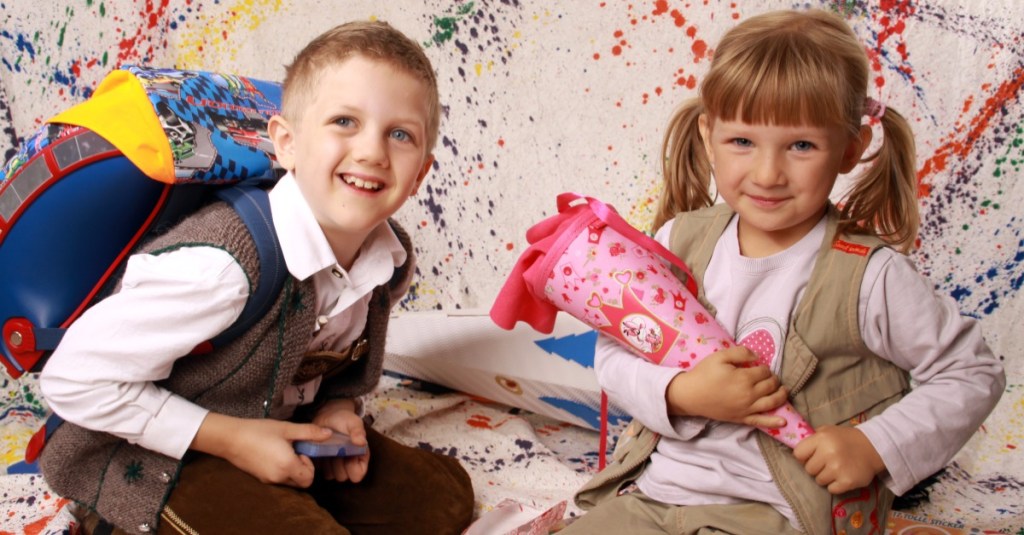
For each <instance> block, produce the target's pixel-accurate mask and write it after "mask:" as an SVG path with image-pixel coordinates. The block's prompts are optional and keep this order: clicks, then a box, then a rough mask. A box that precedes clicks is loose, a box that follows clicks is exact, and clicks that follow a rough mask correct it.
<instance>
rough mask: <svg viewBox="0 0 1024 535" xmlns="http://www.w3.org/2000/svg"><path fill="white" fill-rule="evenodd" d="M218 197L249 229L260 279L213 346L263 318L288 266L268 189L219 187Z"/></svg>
mask: <svg viewBox="0 0 1024 535" xmlns="http://www.w3.org/2000/svg"><path fill="white" fill-rule="evenodd" d="M217 197H218V198H220V199H221V200H223V201H224V202H226V203H228V204H229V205H230V206H231V207H232V208H234V210H235V212H237V213H238V215H239V217H241V218H242V222H243V223H245V226H246V228H248V229H249V234H250V235H252V239H253V241H254V242H255V243H256V254H257V256H258V257H259V262H260V279H259V284H257V285H256V290H255V291H254V292H253V293H252V294H250V295H249V299H248V300H247V301H246V302H245V307H244V308H242V313H241V315H240V316H239V317H238V319H237V320H235V323H233V324H232V325H231V326H230V327H228V328H227V329H226V330H224V331H223V332H222V333H220V334H218V335H217V336H215V337H213V339H212V340H210V343H211V344H212V345H213V347H220V346H223V345H224V344H227V343H228V342H230V341H232V340H234V339H235V338H237V337H239V336H240V335H242V333H244V332H246V331H247V330H249V328H250V327H252V326H253V325H254V324H255V323H256V322H257V321H259V320H260V319H262V318H263V316H264V315H265V314H266V313H267V311H269V310H270V307H271V306H273V304H274V301H276V300H277V296H278V295H279V294H280V293H281V288H283V287H284V282H285V280H286V279H287V278H288V267H287V266H286V265H285V262H284V253H283V252H282V251H281V243H280V242H279V241H278V239H277V232H276V231H275V230H274V220H273V218H272V217H271V214H270V197H269V196H268V195H267V191H266V190H264V189H261V188H258V187H254V186H236V187H233V188H225V189H221V190H218V191H217Z"/></svg>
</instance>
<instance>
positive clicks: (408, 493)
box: [40, 22, 473, 534]
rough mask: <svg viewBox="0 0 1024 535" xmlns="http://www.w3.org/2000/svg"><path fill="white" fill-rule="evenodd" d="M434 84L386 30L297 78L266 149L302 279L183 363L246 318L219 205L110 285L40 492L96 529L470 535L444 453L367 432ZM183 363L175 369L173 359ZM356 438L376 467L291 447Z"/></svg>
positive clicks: (78, 326) (247, 244) (46, 458)
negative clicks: (366, 397) (232, 334)
mask: <svg viewBox="0 0 1024 535" xmlns="http://www.w3.org/2000/svg"><path fill="white" fill-rule="evenodd" d="M438 100H439V99H438V92H437V82H436V80H435V77H434V73H433V70H432V68H431V65H430V61H429V60H428V59H427V57H426V56H425V55H424V53H423V51H422V49H421V48H420V47H419V45H417V44H416V43H415V42H413V41H411V40H410V39H408V38H407V37H405V36H404V35H402V34H401V33H400V32H398V31H397V30H395V29H393V28H392V27H390V26H389V25H387V24H386V23H381V22H356V23H349V24H344V25H341V26H338V27H336V28H334V29H332V30H329V31H328V32H326V33H324V34H323V35H321V36H319V37H317V38H316V39H314V40H313V41H312V42H311V43H310V44H308V45H307V46H306V47H305V48H304V49H303V50H302V51H301V52H300V53H299V54H298V55H297V56H296V58H295V61H294V62H293V63H292V64H291V65H290V66H289V67H288V68H287V74H286V77H285V82H284V88H283V105H282V115H281V116H275V117H273V118H272V119H271V120H270V122H269V125H268V133H269V134H270V137H271V139H272V140H273V142H274V147H275V151H276V155H277V158H278V161H279V162H280V164H281V165H282V167H283V168H284V169H286V170H287V171H288V173H287V174H286V175H285V176H284V177H283V178H282V179H281V180H280V181H279V182H278V184H277V185H275V186H274V189H273V190H272V191H271V192H270V205H271V212H272V215H273V219H274V223H275V226H276V232H277V235H278V237H279V239H280V242H281V248H282V250H283V252H284V258H285V263H286V264H287V266H288V271H289V273H290V275H291V276H290V277H289V279H288V281H287V282H286V283H285V287H284V289H283V290H282V292H281V296H280V297H279V298H278V299H277V302H276V303H275V305H274V307H273V308H272V310H271V311H270V312H269V313H268V314H267V315H266V316H265V317H264V318H263V319H262V320H261V321H259V322H258V323H257V324H256V325H255V326H254V327H253V328H252V329H250V330H249V331H248V332H247V333H245V334H243V335H242V336H241V337H239V338H238V339H237V340H235V341H233V342H231V343H230V344H228V345H227V346H225V347H223V348H220V349H218V350H216V351H214V352H212V353H209V354H205V355H197V356H191V357H188V358H182V357H183V356H184V355H187V354H188V353H189V352H190V350H191V349H192V348H193V347H195V346H196V344H198V343H201V342H203V341H204V340H208V339H210V338H211V337H213V336H214V335H216V334H218V333H219V332H221V331H223V330H224V329H225V328H227V327H228V326H229V325H231V323H232V322H234V320H235V319H236V318H237V317H238V315H239V313H240V312H241V309H242V307H243V305H244V304H245V301H246V297H247V296H248V294H249V291H250V280H251V281H252V284H254V285H255V284H258V283H259V278H260V273H258V269H257V267H258V262H257V261H256V259H255V258H256V257H255V252H254V251H255V248H254V245H253V243H252V240H251V238H250V237H249V235H248V232H247V231H246V230H245V229H244V226H242V225H241V222H240V220H239V218H238V217H237V215H235V214H234V212H233V211H232V210H231V209H230V208H228V207H227V206H226V205H223V204H219V203H218V204H214V205H212V206H210V207H207V208H205V209H203V210H201V211H199V212H197V213H196V214H193V215H192V216H190V217H188V218H187V219H186V220H185V221H183V222H182V224H180V225H179V226H178V227H176V228H175V229H174V230H172V231H171V232H169V233H168V234H166V235H164V236H161V237H160V238H158V239H156V240H154V242H152V243H150V244H148V245H147V246H145V247H144V251H143V254H138V255H135V256H133V257H132V258H131V259H130V260H129V262H128V266H127V269H126V271H125V274H124V276H123V278H122V280H121V283H120V290H119V291H118V292H117V293H115V294H114V295H112V296H111V297H109V298H107V299H105V300H103V301H101V302H99V303H97V304H96V305H94V306H93V307H92V308H90V309H89V310H88V311H87V312H86V313H85V314H83V315H82V317H81V318H80V319H79V320H78V321H76V322H75V324H74V325H73V326H72V327H71V328H70V329H69V330H68V332H67V335H66V336H65V338H64V340H63V342H62V343H61V346H60V348H59V350H58V351H56V352H55V353H54V354H53V356H52V358H51V359H50V361H49V363H48V364H47V366H46V368H45V369H44V370H43V373H42V375H41V378H40V384H41V388H42V390H43V392H44V395H45V396H46V398H47V400H48V401H49V402H50V405H51V406H52V408H53V409H54V411H55V412H57V413H58V414H59V415H61V416H62V417H63V418H64V419H65V420H66V421H67V423H65V424H64V425H62V426H61V427H60V428H58V430H57V431H56V432H55V433H54V434H53V436H52V437H51V438H50V440H49V442H48V443H47V446H46V448H45V449H44V450H43V454H42V457H41V463H40V464H41V468H42V470H43V474H44V476H45V478H46V480H47V482H48V483H49V484H50V486H51V487H52V488H53V489H54V490H55V491H56V492H58V493H59V494H61V495H62V496H65V497H68V498H71V499H74V500H76V501H77V502H79V504H80V505H81V506H82V507H80V508H79V510H80V511H81V516H82V517H84V521H83V524H84V526H85V528H86V531H87V532H89V533H107V532H110V530H111V526H109V525H108V523H109V524H113V526H114V528H113V529H115V530H123V531H124V532H131V533H152V532H157V533H195V532H200V533H339V534H347V533H360V534H361V533H379V534H385V533H431V534H435V533H459V532H461V531H462V530H463V529H464V528H465V527H466V526H467V525H468V524H469V522H470V520H471V517H472V510H473V491H472V487H471V483H470V480H469V477H468V475H467V474H466V472H465V470H463V469H462V467H461V466H460V465H459V464H458V462H456V461H455V460H453V459H450V458H447V457H443V456H438V455H435V454H432V453H429V452H426V451H422V450H418V449H413V448H408V447H405V446H402V445H400V444H398V443H396V442H394V441H392V440H390V439H388V438H385V437H384V436H382V435H380V434H379V433H376V432H374V431H373V430H372V429H369V428H364V425H363V420H362V418H361V417H360V413H361V403H360V398H359V396H361V395H363V394H365V393H367V392H369V391H371V390H372V389H373V388H374V386H375V385H376V384H377V382H378V380H379V378H380V373H381V363H382V359H383V344H384V338H385V330H386V326H387V319H388V315H389V312H390V309H391V306H392V305H393V304H394V303H395V302H396V301H397V300H398V298H400V297H401V295H403V294H404V293H405V291H406V290H407V289H408V286H409V281H410V278H411V276H412V274H413V271H414V269H413V264H414V258H413V253H412V247H411V244H410V242H409V238H408V236H407V235H406V234H405V232H404V231H403V230H402V229H401V228H400V227H399V226H398V225H397V224H395V223H394V222H391V221H390V220H389V217H390V216H391V215H392V214H394V213H395V212H396V211H397V210H398V208H399V207H401V205H402V204H403V203H404V202H405V201H406V199H408V198H409V197H410V196H411V195H413V194H414V193H415V192H416V190H417V188H418V187H419V185H420V183H421V182H422V181H423V178H424V177H425V176H426V174H427V172H428V171H429V170H430V166H431V164H432V163H433V156H432V155H431V150H432V148H433V145H434V142H435V140H436V138H437V131H438V124H439V117H440V112H439V103H438ZM179 359H180V360H179ZM332 431H340V432H343V433H347V434H348V435H349V436H350V437H351V439H352V442H353V443H354V444H355V445H356V446H368V453H366V454H363V455H360V456H357V457H348V458H329V459H318V460H316V461H313V460H311V459H310V458H308V457H306V456H304V455H297V454H296V453H295V452H294V450H293V442H294V441H297V440H310V441H323V440H326V439H328V438H329V437H330V436H331V434H332Z"/></svg>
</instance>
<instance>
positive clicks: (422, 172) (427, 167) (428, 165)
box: [410, 154, 434, 195]
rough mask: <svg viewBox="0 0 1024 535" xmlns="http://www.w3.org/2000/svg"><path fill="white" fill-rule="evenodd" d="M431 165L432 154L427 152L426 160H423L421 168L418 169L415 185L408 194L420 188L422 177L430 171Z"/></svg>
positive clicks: (414, 192) (432, 160)
mask: <svg viewBox="0 0 1024 535" xmlns="http://www.w3.org/2000/svg"><path fill="white" fill-rule="evenodd" d="M433 165H434V155H433V154H428V155H427V160H426V161H425V162H423V168H422V169H420V175H419V176H418V177H416V185H415V186H414V187H413V188H412V193H410V195H416V193H417V192H418V191H419V190H420V184H422V183H423V179H424V178H426V177H427V173H429V172H430V168H431V166H433Z"/></svg>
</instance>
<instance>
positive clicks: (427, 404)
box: [0, 377, 1024, 535]
mask: <svg viewBox="0 0 1024 535" xmlns="http://www.w3.org/2000/svg"><path fill="white" fill-rule="evenodd" d="M11 386H12V385H11V384H8V385H7V388H6V394H7V395H6V396H5V397H4V400H3V403H4V407H3V409H4V411H5V412H4V414H6V415H7V418H6V419H5V420H4V422H5V427H4V439H5V445H4V447H5V448H6V452H5V454H6V455H7V456H8V457H10V456H13V455H14V454H16V452H15V451H13V450H14V449H15V448H16V445H15V442H19V441H20V439H18V440H12V439H16V438H17V437H19V436H21V435H22V434H23V433H22V431H23V430H27V429H28V428H29V427H30V426H31V425H32V424H34V423H35V422H34V420H35V419H36V418H35V416H34V414H37V413H39V411H40V409H41V404H40V403H39V402H38V398H36V397H35V394H34V392H33V388H34V387H33V386H32V385H31V384H27V385H23V386H22V387H21V388H13V389H12V388H11ZM367 411H368V412H369V413H370V414H372V415H373V416H374V426H375V427H376V428H378V429H379V430H381V431H382V432H384V433H386V434H388V435H390V436H392V437H394V438H395V439H397V440H399V441H401V442H403V443H405V444H408V445H412V446H417V447H421V448H426V449H431V450H434V451H437V452H440V453H443V454H446V455H450V456H452V457H455V458H457V459H459V461H460V462H462V464H463V466H465V467H466V469H467V470H468V471H469V473H470V475H471V477H472V479H473V485H474V488H475V490H476V509H477V511H476V512H477V517H478V520H477V521H476V522H477V523H476V524H475V525H474V529H475V530H476V533H487V534H490V533H505V532H506V531H493V529H495V528H493V526H495V525H501V526H505V527H507V526H508V523H507V522H506V523H505V524H501V523H500V522H497V520H496V519H497V518H498V517H499V516H501V515H502V514H504V513H506V512H507V510H508V509H509V507H510V504H512V505H513V506H515V507H514V508H515V510H516V512H517V513H518V516H516V517H514V518H516V519H518V520H515V521H514V522H515V523H518V522H520V521H522V522H529V521H531V520H533V519H534V518H535V517H537V516H540V515H541V513H542V512H544V511H547V510H549V509H552V508H554V511H553V512H552V513H550V514H549V515H548V516H549V518H546V519H545V520H546V521H547V522H545V523H544V525H550V526H551V529H557V526H558V525H559V520H561V521H563V522H564V521H571V518H572V517H573V516H574V515H577V514H579V510H578V509H577V508H576V507H575V506H574V505H573V504H572V499H571V498H572V494H573V492H574V490H575V489H577V488H578V487H579V486H580V485H582V484H583V483H584V482H585V481H586V480H587V479H588V478H589V477H590V475H591V474H592V473H593V471H594V470H595V469H596V465H597V450H598V434H597V433H596V432H594V431H590V430H586V429H583V428H581V427H578V426H573V425H569V424H565V423H562V422H558V421H556V420H552V419H550V418H548V417H545V416H540V415H537V414H534V413H530V412H526V411H522V410H520V409H515V408H511V407H508V406H505V405H500V404H495V403H490V402H486V401H483V400H480V399H476V398H474V397H471V396H468V395H466V394H461V393H456V392H451V391H448V390H445V389H441V388H436V387H432V385H422V384H420V383H416V382H410V381H406V380H400V379H398V378H394V377H385V378H384V379H383V381H382V383H381V385H380V387H379V388H378V390H377V391H376V392H375V393H374V394H373V395H371V396H370V397H369V398H368V400H367ZM23 468H24V467H23ZM1016 473H1017V474H1019V473H1020V471H1019V470H1018V471H1017V472H1016ZM1021 504H1024V485H1022V484H1021V481H1020V480H1019V478H1014V477H1009V476H1007V477H1002V478H998V477H997V478H991V477H982V478H978V477H976V476H975V475H974V474H972V473H971V471H970V469H969V468H968V467H966V466H963V465H961V464H960V462H959V461H958V462H955V463H954V464H953V465H952V466H951V467H950V468H949V469H948V470H947V471H946V473H945V474H944V475H943V476H942V478H940V481H939V482H938V483H937V484H936V485H935V486H933V487H932V493H931V501H930V503H925V504H922V505H920V506H918V507H916V508H914V509H913V510H910V511H903V512H901V513H900V514H899V515H898V516H896V517H895V518H893V519H891V520H890V523H889V529H888V530H887V533H890V534H895V533H948V534H956V533H963V534H981V533H1004V534H1011V535H1018V534H1024V506H1022V505H1021ZM68 505H69V504H68V502H67V500H64V499H62V498H60V497H58V496H56V495H54V494H53V493H52V492H50V491H49V489H48V488H47V486H46V484H45V482H44V481H43V479H42V478H41V477H40V476H39V475H38V474H13V473H11V474H8V475H4V476H0V511H2V513H0V535H6V534H16V535H22V534H25V535H35V534H54V535H56V534H62V533H70V532H71V530H72V529H73V518H72V516H71V514H70V512H69V511H68ZM559 506H564V510H563V509H561V508H560V507H559ZM921 522H928V523H929V526H930V527H928V528H927V529H928V530H931V531H924V530H925V528H924V527H922V526H921V524H920V523H921ZM912 526H917V527H916V528H915V529H917V530H918V531H912V530H910V528H911V527H912ZM940 528H941V529H942V530H944V531H939V529H940ZM502 529H504V528H502ZM545 532H546V530H545V531H541V532H539V533H545Z"/></svg>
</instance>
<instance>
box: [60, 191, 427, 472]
mask: <svg viewBox="0 0 1024 535" xmlns="http://www.w3.org/2000/svg"><path fill="white" fill-rule="evenodd" d="M270 208H271V212H272V214H273V217H274V225H275V228H276V233H277V237H278V239H279V241H280V243H281V248H282V250H283V253H284V259H285V263H286V265H287V266H288V271H289V273H291V275H292V276H294V277H295V278H296V279H299V280H306V279H308V278H309V277H313V282H314V286H315V288H316V306H317V311H318V318H317V324H316V325H314V326H313V331H314V332H315V331H320V330H321V329H322V330H323V332H322V333H319V335H318V336H316V338H315V340H317V345H314V343H313V339H311V346H312V347H311V349H317V350H319V349H331V350H339V349H342V348H344V347H346V346H348V345H349V344H351V343H352V342H353V341H354V340H355V339H356V338H358V337H359V335H360V334H362V331H363V328H364V327H365V325H366V314H367V312H368V310H369V300H370V295H371V292H372V291H373V289H374V288H375V287H376V286H379V285H381V284H384V283H386V282H387V281H388V280H390V279H391V276H392V274H393V273H394V270H395V267H397V266H401V265H402V264H403V263H405V260H406V256H407V255H406V252H405V249H403V248H402V245H401V243H400V242H399V241H398V237H397V236H395V233H394V231H392V230H391V228H390V226H389V225H388V224H387V223H382V224H381V225H380V226H378V227H377V228H376V229H375V230H374V231H373V232H372V233H371V234H370V236H369V237H368V238H367V240H366V242H364V243H363V246H362V248H361V249H360V253H359V256H358V258H357V259H356V261H355V263H354V264H353V266H352V269H351V270H348V271H346V270H345V269H343V268H342V267H341V266H340V265H338V263H337V260H336V259H335V257H334V253H333V252H332V251H331V248H330V246H329V244H328V243H327V239H326V238H325V237H324V234H323V232H322V231H321V229H320V226H319V225H318V224H317V222H316V219H315V218H314V216H313V213H312V211H311V210H310V209H309V206H308V205H307V204H306V202H305V200H304V199H303V197H302V193H301V192H300V190H299V188H298V185H297V184H296V183H295V179H294V177H293V176H292V175H291V174H287V175H285V176H284V177H282V178H281V180H280V181H279V182H278V183H277V184H276V185H275V186H274V189H273V190H272V191H271V192H270ZM248 295H249V282H248V279H247V278H246V275H245V273H244V271H243V270H242V267H241V266H240V265H239V264H238V263H237V262H236V261H235V260H234V258H232V257H231V256H230V255H229V254H228V253H227V252H225V251H224V250H223V249H219V248H215V247H183V248H181V249H178V250H176V251H172V252H168V253H163V254H159V255H148V254H138V255H133V256H132V257H130V258H129V260H128V265H127V268H126V270H125V274H124V279H123V281H122V285H121V291H119V292H118V293H116V294H114V295H112V296H110V297H108V298H107V299H104V300H103V301H101V302H99V303H97V304H96V305H94V306H93V307H91V308H89V309H88V310H86V311H85V313H83V314H82V316H81V317H80V318H79V319H78V320H76V321H75V322H74V323H73V324H72V326H71V328H69V329H68V331H67V333H66V334H65V336H64V339H63V340H62V341H61V344H60V346H59V347H58V349H57V350H56V351H54V353H53V355H52V356H51V358H50V360H49V362H48V363H47V364H46V367H45V369H44V371H43V373H42V374H41V376H40V388H41V390H42V392H43V396H44V397H45V399H46V401H47V402H48V403H49V405H50V407H51V408H53V409H54V411H55V412H57V413H58V414H59V415H61V417H63V418H64V419H65V420H67V421H70V422H73V423H75V424H78V425H80V426H82V427H85V428H88V429H93V430H97V431H105V432H108V433H111V434H113V435H116V436H119V437H121V438H124V439H126V440H128V441H129V442H132V443H136V444H139V445H140V446H143V447H145V448H148V449H151V450H154V451H157V452H160V453H163V454H164V455H168V456H170V457H173V458H181V457H182V456H183V455H184V454H185V452H186V451H187V450H188V447H189V445H190V444H191V443H192V439H193V438H194V437H195V434H196V432H197V431H198V430H199V427H200V425H201V424H202V422H203V419H204V418H205V417H206V414H207V410H206V409H204V408H202V407H200V406H198V405H195V404H194V403H192V402H190V401H188V400H185V399H184V398H182V397H180V396H177V395H174V394H172V393H171V392H169V391H167V390H165V389H162V388H160V387H158V386H156V385H155V384H153V382H154V381H159V380H161V379H164V378H166V377H167V376H168V375H169V374H170V372H171V367H172V366H173V364H174V362H175V361H176V360H177V359H179V358H181V357H182V356H184V355H187V354H188V353H189V352H190V351H191V350H192V349H193V348H194V347H195V346H196V345H198V344H200V343H202V342H204V341H206V340H209V339H211V338H213V337H214V336H216V335H217V334H219V333H221V332H222V331H224V330H225V329H226V328H228V327H229V326H230V325H231V324H232V323H234V321H235V320H236V319H237V318H238V316H239V315H240V314H241V312H242V307H243V306H245V302H246V299H247V297H248ZM321 339H330V340H331V342H332V344H333V347H326V348H325V347H318V345H319V340H321ZM189 358H202V356H201V355H199V356H194V357H189ZM318 386H319V379H314V380H312V381H310V382H309V383H306V384H304V385H298V386H292V387H290V389H289V390H288V391H286V392H285V403H286V406H285V407H283V408H282V409H283V410H282V411H280V413H279V414H275V416H277V417H287V416H288V415H289V414H290V413H291V411H292V410H294V408H295V406H297V405H298V404H299V403H300V401H302V402H310V401H312V398H313V395H314V394H315V393H316V388H317V387H318Z"/></svg>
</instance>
